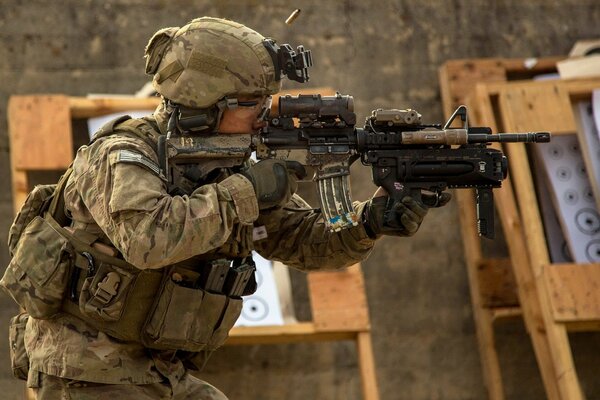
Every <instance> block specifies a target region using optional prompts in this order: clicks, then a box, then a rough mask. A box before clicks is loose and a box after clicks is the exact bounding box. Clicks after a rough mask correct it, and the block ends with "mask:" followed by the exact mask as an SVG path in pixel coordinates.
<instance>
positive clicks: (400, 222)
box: [363, 191, 452, 239]
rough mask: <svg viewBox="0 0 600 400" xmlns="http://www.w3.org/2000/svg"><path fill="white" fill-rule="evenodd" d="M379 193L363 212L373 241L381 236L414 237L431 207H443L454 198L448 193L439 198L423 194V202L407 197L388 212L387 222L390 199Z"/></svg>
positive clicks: (366, 227) (367, 229) (368, 232)
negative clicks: (387, 215)
mask: <svg viewBox="0 0 600 400" xmlns="http://www.w3.org/2000/svg"><path fill="white" fill-rule="evenodd" d="M377 193H379V191H378V192H377ZM377 193H376V195H375V197H373V198H372V199H371V200H369V202H368V204H367V205H366V207H365V210H364V212H363V223H364V225H365V229H366V231H367V234H368V235H369V236H370V237H371V238H373V239H375V238H377V237H379V236H381V235H390V236H412V235H414V234H415V233H416V232H417V230H418V229H419V227H420V226H421V223H422V222H423V218H425V215H427V211H428V210H429V207H442V206H444V205H446V204H447V203H448V202H449V201H450V199H451V198H452V195H451V194H450V193H446V192H444V193H442V194H441V195H440V196H439V197H438V196H436V195H431V194H425V193H424V194H421V201H417V200H415V199H414V198H412V197H411V196H405V197H404V198H403V199H402V200H401V201H400V202H396V203H395V204H394V205H393V206H392V207H391V208H390V209H389V210H388V211H387V212H388V213H389V216H390V217H389V219H388V220H386V218H385V213H386V209H387V208H388V207H387V204H388V201H389V197H388V196H381V195H377Z"/></svg>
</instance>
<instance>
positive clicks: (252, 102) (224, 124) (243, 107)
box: [219, 96, 268, 134]
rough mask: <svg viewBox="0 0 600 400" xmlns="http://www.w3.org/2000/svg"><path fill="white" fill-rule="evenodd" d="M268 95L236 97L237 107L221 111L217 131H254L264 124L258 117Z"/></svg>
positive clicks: (227, 132) (246, 132) (231, 132)
mask: <svg viewBox="0 0 600 400" xmlns="http://www.w3.org/2000/svg"><path fill="white" fill-rule="evenodd" d="M267 99H268V97H266V96H265V97H243V96H240V97H238V103H239V105H238V107H237V108H234V109H226V110H224V111H223V116H222V117H221V123H220V124H219V133H226V134H235V133H245V134H248V133H256V132H258V130H259V129H260V128H263V127H264V126H265V125H266V122H264V121H262V120H260V119H259V117H260V116H261V114H262V111H263V106H264V105H265V104H266V102H267Z"/></svg>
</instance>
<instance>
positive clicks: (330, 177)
mask: <svg viewBox="0 0 600 400" xmlns="http://www.w3.org/2000/svg"><path fill="white" fill-rule="evenodd" d="M315 179H316V182H317V192H318V195H319V202H320V203H321V204H320V205H321V212H322V213H323V219H324V220H325V225H326V227H327V230H329V231H334V232H338V231H340V230H342V229H347V228H350V227H352V226H355V225H358V216H357V215H356V213H355V212H354V207H353V206H352V200H351V198H350V180H349V175H348V174H345V173H341V172H340V173H333V174H332V173H327V174H321V176H319V173H317V176H316V178H315Z"/></svg>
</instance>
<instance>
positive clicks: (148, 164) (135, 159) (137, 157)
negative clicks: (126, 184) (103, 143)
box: [116, 150, 167, 182]
mask: <svg viewBox="0 0 600 400" xmlns="http://www.w3.org/2000/svg"><path fill="white" fill-rule="evenodd" d="M116 162H118V163H119V162H122V163H129V164H137V165H139V166H141V167H144V168H146V169H149V170H150V171H152V172H154V173H155V174H156V175H157V176H158V177H159V178H160V179H162V180H163V181H165V182H166V181H167V178H166V177H165V175H164V174H163V171H162V170H161V169H160V167H159V166H158V164H156V163H155V162H154V161H153V160H151V159H150V158H148V157H146V156H145V155H143V154H141V153H138V152H136V151H132V150H119V152H118V153H117V160H116Z"/></svg>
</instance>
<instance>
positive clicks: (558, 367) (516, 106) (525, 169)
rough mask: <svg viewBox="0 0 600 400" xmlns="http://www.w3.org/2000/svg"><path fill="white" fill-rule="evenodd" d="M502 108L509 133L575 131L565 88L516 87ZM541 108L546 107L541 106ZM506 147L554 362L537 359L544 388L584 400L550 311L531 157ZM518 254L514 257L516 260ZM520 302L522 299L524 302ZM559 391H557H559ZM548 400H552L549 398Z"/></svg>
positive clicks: (505, 93)
mask: <svg viewBox="0 0 600 400" xmlns="http://www.w3.org/2000/svg"><path fill="white" fill-rule="evenodd" d="M499 104H500V109H501V114H502V117H501V119H502V123H503V126H504V128H505V129H507V130H515V131H519V130H522V129H526V128H527V127H533V126H537V125H532V124H534V122H533V120H535V121H537V123H539V124H540V125H539V128H537V129H540V128H541V129H545V127H546V126H548V125H544V123H546V124H547V123H548V122H547V121H548V120H552V121H554V122H555V123H557V124H560V118H559V116H562V118H564V120H566V121H568V122H566V124H563V125H560V129H564V130H565V131H566V130H567V129H570V128H569V127H568V125H569V124H572V125H573V126H574V121H573V116H572V114H571V113H570V110H571V106H570V102H569V97H568V93H567V92H566V91H565V90H564V88H562V87H560V86H559V85H556V84H548V83H547V82H541V83H540V84H539V85H537V86H530V87H528V88H524V87H523V86H519V85H515V84H513V85H510V87H509V86H508V85H507V87H506V88H504V89H502V90H501V91H500V99H499ZM541 104H543V105H544V106H541ZM519 110H521V111H522V113H521V114H519V113H518V111H519ZM532 110H536V112H535V113H533V112H532ZM565 110H566V111H567V114H568V115H570V121H569V117H568V116H565ZM524 115H527V116H528V117H525V116H524ZM528 118H529V119H528ZM535 129H536V128H534V130H535ZM571 131H572V130H571ZM506 147H507V149H508V152H509V162H510V165H511V171H513V181H514V187H515V192H516V195H517V200H518V204H519V207H520V211H521V213H520V220H521V224H522V225H521V226H522V227H523V233H524V236H522V238H521V240H520V241H522V243H526V249H525V250H524V251H523V250H518V251H519V252H521V251H523V252H524V253H525V254H528V255H529V260H531V263H529V264H527V271H526V274H527V279H531V278H533V277H535V278H536V279H535V280H533V281H532V282H531V283H533V285H532V286H531V287H530V288H529V291H530V295H531V299H530V300H529V302H533V301H535V299H536V298H537V304H539V311H540V313H541V321H542V325H543V331H542V332H543V335H544V336H545V338H543V339H544V341H545V342H546V346H547V349H546V350H548V353H549V355H550V360H542V359H539V358H538V365H539V366H540V369H541V370H542V377H543V380H544V385H545V387H546V390H547V392H550V391H552V394H553V395H554V391H555V390H556V389H558V396H559V397H558V398H562V399H570V400H583V392H582V390H581V386H580V384H579V381H578V379H577V373H576V371H575V365H574V362H573V356H572V354H571V348H570V345H569V338H568V336H567V330H566V327H565V326H564V325H562V324H556V323H554V321H553V319H552V315H551V311H550V306H549V299H548V293H547V291H546V288H545V286H544V282H543V280H542V279H539V277H540V276H541V269H542V266H543V265H546V264H549V263H550V257H549V254H548V249H547V244H546V240H545V237H544V232H543V227H542V223H541V217H540V215H539V209H538V207H537V199H536V196H535V190H534V186H533V180H532V177H531V171H530V169H529V163H528V161H527V154H526V152H525V148H524V145H523V144H519V143H508V144H507V146H506ZM507 236H509V235H507ZM515 236H516V235H515ZM513 254H514V253H512V252H511V256H513ZM524 285H525V283H524V282H523V285H520V286H524ZM525 287H526V286H525ZM521 299H523V298H522V297H521ZM524 303H525V301H522V302H521V304H522V305H523V304H524ZM532 304H533V303H532ZM536 307H537V306H536ZM524 311H525V310H524ZM530 334H531V335H532V338H533V336H534V335H537V333H536V332H535V331H533V330H530ZM544 353H545V351H544ZM547 355H548V354H544V355H543V356H544V358H547ZM548 361H549V362H550V363H551V367H549V366H548V365H545V363H546V362H548ZM550 373H553V375H554V376H548V374H550ZM556 386H558V387H557V388H556ZM548 395H549V397H550V393H548Z"/></svg>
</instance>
